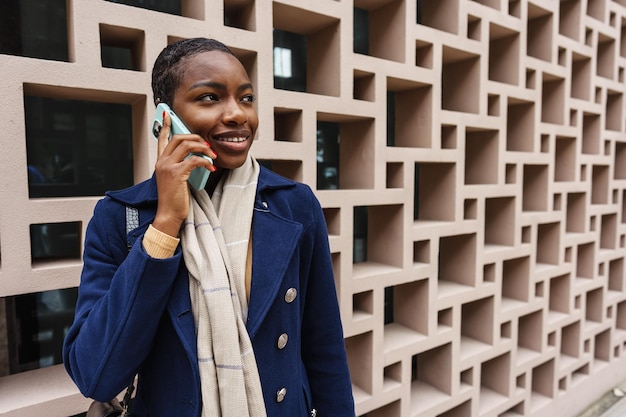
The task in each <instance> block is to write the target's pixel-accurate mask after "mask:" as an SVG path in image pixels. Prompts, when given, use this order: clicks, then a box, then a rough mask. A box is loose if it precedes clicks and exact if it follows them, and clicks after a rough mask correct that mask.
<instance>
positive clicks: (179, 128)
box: [152, 103, 213, 190]
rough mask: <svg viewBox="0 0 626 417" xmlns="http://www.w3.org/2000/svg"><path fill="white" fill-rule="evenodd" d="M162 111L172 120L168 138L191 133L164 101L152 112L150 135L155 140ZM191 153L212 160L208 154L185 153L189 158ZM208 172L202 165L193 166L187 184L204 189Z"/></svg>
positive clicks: (197, 188) (161, 123) (161, 120)
mask: <svg viewBox="0 0 626 417" xmlns="http://www.w3.org/2000/svg"><path fill="white" fill-rule="evenodd" d="M164 111H166V112H167V113H168V114H169V115H170V120H171V121H172V131H171V134H170V137H169V139H171V138H172V135H183V134H189V133H191V132H190V131H189V129H187V126H185V124H184V123H183V121H182V120H180V119H179V118H178V116H176V113H174V111H173V110H172V109H171V108H170V106H168V105H167V104H165V103H159V105H158V106H157V108H156V112H155V113H154V121H153V123H152V136H153V137H154V138H155V139H157V140H158V139H159V133H160V132H161V127H163V112H164ZM192 155H197V156H201V157H203V158H204V159H207V160H209V161H211V163H213V160H212V159H211V158H209V157H208V156H206V155H204V154H199V153H196V154H191V153H190V154H189V155H187V158H189V157H190V156H192ZM210 173H211V172H210V171H209V170H208V169H206V168H204V167H197V168H194V169H193V170H192V171H191V173H190V174H189V180H188V181H189V184H191V186H192V187H193V188H195V189H196V190H202V189H204V187H205V185H206V182H207V180H208V179H209V174H210Z"/></svg>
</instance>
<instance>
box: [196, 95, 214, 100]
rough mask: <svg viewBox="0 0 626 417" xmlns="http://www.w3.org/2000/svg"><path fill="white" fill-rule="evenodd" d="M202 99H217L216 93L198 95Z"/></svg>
mask: <svg viewBox="0 0 626 417" xmlns="http://www.w3.org/2000/svg"><path fill="white" fill-rule="evenodd" d="M200 100H202V101H217V95H215V94H205V95H203V96H201V97H200Z"/></svg>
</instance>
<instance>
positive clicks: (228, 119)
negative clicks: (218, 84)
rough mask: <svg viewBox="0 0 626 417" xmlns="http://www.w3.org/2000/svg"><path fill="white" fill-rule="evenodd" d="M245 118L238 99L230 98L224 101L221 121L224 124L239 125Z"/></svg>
mask: <svg viewBox="0 0 626 417" xmlns="http://www.w3.org/2000/svg"><path fill="white" fill-rule="evenodd" d="M246 120H247V116H246V112H245V111H244V109H243V108H242V107H241V103H239V100H236V99H232V100H228V101H227V102H226V103H225V108H224V113H223V115H222V121H223V122H224V124H238V125H241V124H243V123H245V122H246Z"/></svg>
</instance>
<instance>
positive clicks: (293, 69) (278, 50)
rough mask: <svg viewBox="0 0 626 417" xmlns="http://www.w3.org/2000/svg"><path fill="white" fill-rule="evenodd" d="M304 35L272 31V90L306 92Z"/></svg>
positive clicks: (305, 42)
mask: <svg viewBox="0 0 626 417" xmlns="http://www.w3.org/2000/svg"><path fill="white" fill-rule="evenodd" d="M306 48H307V41H306V36H305V35H300V34H298V33H292V32H286V31H284V30H278V29H275V30H274V88H278V89H281V90H289V91H300V92H305V91H306V56H307V49H306Z"/></svg>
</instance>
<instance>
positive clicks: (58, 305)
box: [0, 288, 78, 374]
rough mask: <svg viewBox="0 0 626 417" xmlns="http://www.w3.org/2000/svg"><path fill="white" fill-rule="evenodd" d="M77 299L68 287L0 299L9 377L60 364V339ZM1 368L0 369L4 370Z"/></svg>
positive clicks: (61, 345)
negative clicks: (2, 310)
mask: <svg viewBox="0 0 626 417" xmlns="http://www.w3.org/2000/svg"><path fill="white" fill-rule="evenodd" d="M77 296H78V290H77V289H76V288H70V289H63V290H52V291H45V292H40V293H35V294H23V295H16V296H12V297H6V298H4V300H0V304H4V305H5V309H6V310H5V312H6V320H7V323H6V324H7V330H8V342H9V343H8V344H9V357H8V362H9V366H8V369H9V373H10V374H16V373H19V372H24V371H28V370H31V369H38V368H44V367H47V366H52V365H56V364H60V363H62V361H63V359H62V353H61V352H62V348H63V339H64V338H65V335H66V333H67V331H68V329H69V327H70V325H71V324H72V321H73V320H74V310H75V307H76V298H77ZM1 301H4V303H1ZM1 316H2V315H1V314H0V317H1ZM0 359H2V358H1V357H0ZM5 360H6V359H5ZM2 365H4V364H0V369H3V368H4V369H6V366H2Z"/></svg>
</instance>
